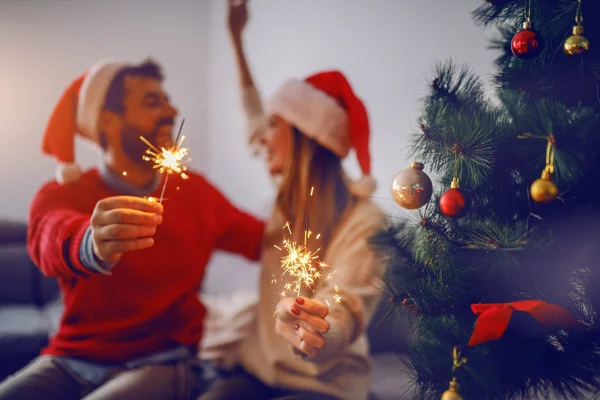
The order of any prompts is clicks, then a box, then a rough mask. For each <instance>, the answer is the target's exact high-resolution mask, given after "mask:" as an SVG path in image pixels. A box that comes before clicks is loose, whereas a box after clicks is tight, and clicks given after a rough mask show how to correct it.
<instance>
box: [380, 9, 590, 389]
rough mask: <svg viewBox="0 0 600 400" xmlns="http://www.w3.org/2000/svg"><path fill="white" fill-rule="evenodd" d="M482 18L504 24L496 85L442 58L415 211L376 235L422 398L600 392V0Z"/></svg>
mask: <svg viewBox="0 0 600 400" xmlns="http://www.w3.org/2000/svg"><path fill="white" fill-rule="evenodd" d="M473 17H474V19H475V21H476V22H477V23H480V24H482V25H485V26H489V25H492V26H496V27H497V28H498V32H499V33H498V34H497V36H496V38H495V39H494V40H493V42H492V43H491V46H493V48H495V49H496V50H497V51H498V58H497V73H496V75H495V77H494V84H495V87H496V92H495V96H494V97H493V98H488V97H487V96H486V94H485V92H484V90H483V86H482V81H481V80H480V78H478V77H477V76H475V75H474V74H473V72H472V71H471V70H470V69H469V68H468V67H467V66H461V65H458V64H456V63H455V62H454V61H447V62H443V63H440V64H439V65H437V66H436V72H435V76H434V77H433V79H432V81H431V91H430V93H429V94H428V95H427V97H426V98H425V100H424V105H423V113H422V116H421V117H420V120H419V121H418V122H419V126H420V129H419V130H418V132H416V133H415V137H414V142H413V145H412V147H411V151H410V159H411V160H413V161H415V162H414V163H413V165H412V166H411V167H412V168H407V169H406V170H403V171H401V172H400V173H399V174H398V176H397V177H396V178H395V180H394V182H393V185H392V194H393V196H394V199H395V200H396V202H398V203H399V204H400V205H402V206H403V207H405V208H408V209H412V210H415V211H414V212H413V213H414V219H412V220H408V221H406V222H405V223H402V224H400V225H396V226H394V227H393V228H392V229H390V230H389V231H386V232H382V233H381V234H380V235H378V237H377V238H376V239H377V240H376V243H377V244H378V245H380V246H381V250H382V251H385V252H388V253H387V254H388V255H389V257H388V259H389V263H390V265H389V269H388V276H387V282H388V288H389V291H390V302H391V303H392V304H393V305H394V306H395V308H396V310H397V311H398V312H401V313H405V314H408V315H409V316H410V320H411V326H412V331H413V333H414V338H413V342H412V343H411V348H410V351H409V354H408V365H409V367H410V370H411V371H412V373H413V376H414V380H415V383H416V387H417V392H415V393H414V394H413V397H414V398H420V399H440V396H441V395H442V393H443V392H444V391H446V390H447V389H448V387H449V382H450V381H451V380H452V379H453V378H455V379H456V381H457V382H458V383H459V385H460V390H459V391H460V394H461V395H462V396H463V398H465V399H472V400H473V399H476V400H484V399H515V398H525V399H535V398H540V399H542V398H547V397H548V396H549V395H550V394H554V395H555V396H557V397H558V398H564V399H570V398H581V397H580V396H581V393H583V392H586V393H587V392H592V393H595V392H596V391H598V389H599V388H600V374H599V372H600V331H599V330H598V328H599V327H600V321H599V320H598V315H597V313H598V311H600V207H599V205H600V153H599V152H600V52H598V51H596V49H595V47H593V46H594V45H599V46H600V25H599V24H598V21H600V1H596V0H583V1H582V2H578V1H577V0H568V1H567V0H538V1H536V0H529V1H523V0H515V1H512V0H504V1H502V0H495V1H492V0H488V1H487V2H483V3H482V5H481V6H480V7H479V8H478V9H477V10H474V11H473ZM583 18H585V20H584V19H583ZM583 27H585V31H584V30H583ZM428 174H429V175H431V176H432V177H435V178H434V179H433V180H434V182H435V183H433V184H432V182H431V180H430V178H429V177H428ZM455 346H458V348H459V349H460V352H461V357H464V358H466V360H467V362H466V363H464V364H462V365H461V366H460V368H453V367H452V354H453V349H454V348H455ZM455 356H456V354H455ZM455 361H456V360H455ZM459 364H460V363H459ZM455 366H458V365H455ZM451 386H454V383H453V384H452V385H451ZM399 391H401V388H399ZM453 395H454V394H451V393H446V394H445V395H444V396H445V397H444V398H447V399H453V398H460V396H459V395H457V396H459V397H452V396H453ZM400 396H401V398H408V397H410V396H409V395H407V394H401V395H400ZM407 396H408V397H407Z"/></svg>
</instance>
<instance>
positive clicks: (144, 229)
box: [90, 196, 163, 263]
mask: <svg viewBox="0 0 600 400" xmlns="http://www.w3.org/2000/svg"><path fill="white" fill-rule="evenodd" d="M162 212H163V206H162V205H161V204H160V203H158V202H155V201H150V200H147V199H144V198H141V197H134V196H115V197H107V198H105V199H102V200H100V201H99V202H98V203H97V204H96V208H95V209H94V212H93V213H92V218H91V223H90V226H91V228H92V241H93V244H94V254H95V255H96V257H98V259H99V260H100V261H103V262H106V263H114V262H117V261H118V260H119V259H120V258H121V255H122V254H123V253H124V252H127V251H135V250H142V249H145V248H148V247H151V246H152V245H153V244H154V239H153V238H152V236H154V234H155V233H156V227H157V226H158V225H159V224H160V223H161V222H162Z"/></svg>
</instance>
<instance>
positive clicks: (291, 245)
mask: <svg viewBox="0 0 600 400" xmlns="http://www.w3.org/2000/svg"><path fill="white" fill-rule="evenodd" d="M313 190H314V187H313V188H311V190H310V195H311V196H312V195H313ZM308 222H309V219H308V216H307V217H306V226H305V230H304V243H303V244H299V243H297V242H295V241H292V240H290V239H285V238H284V240H283V246H282V247H280V246H277V245H275V248H277V249H278V250H281V251H284V252H285V253H286V254H285V255H284V256H283V257H282V258H281V268H282V269H283V273H282V276H284V275H286V274H287V275H289V276H290V277H291V278H292V282H288V283H285V284H284V285H283V290H282V292H281V293H280V296H281V297H282V298H283V297H286V295H287V293H296V295H297V296H300V291H301V289H302V287H305V288H307V289H311V290H313V291H314V285H315V283H316V281H317V280H318V279H319V278H321V277H323V276H324V274H323V270H324V269H325V268H329V267H330V266H329V265H327V264H326V263H325V262H323V261H321V260H319V255H318V253H319V251H320V250H321V248H318V249H317V250H315V251H314V252H313V251H311V250H310V249H309V248H308V246H307V241H308V239H309V238H310V237H311V236H312V234H313V233H312V232H311V231H310V229H309V225H308ZM283 229H285V230H287V231H288V232H289V234H290V236H291V235H292V229H291V225H290V223H289V222H286V223H285V225H284V226H283ZM320 237H321V234H317V235H316V237H315V239H316V240H318V239H319V238H320ZM335 273H336V271H333V272H331V273H329V274H328V275H327V277H326V278H325V279H326V280H328V279H331V278H332V277H333V276H334V275H335ZM271 283H272V284H273V283H277V279H276V278H275V275H273V278H272V279H271ZM334 290H335V292H336V294H335V295H334V296H333V299H334V301H335V302H336V303H341V300H342V298H341V297H340V296H339V295H338V294H337V292H338V291H339V288H338V287H337V285H334ZM326 302H327V301H326ZM327 305H330V304H329V302H327ZM279 311H280V310H279V309H276V310H275V315H276V314H277V313H278V312H279Z"/></svg>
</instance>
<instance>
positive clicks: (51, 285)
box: [0, 219, 409, 400]
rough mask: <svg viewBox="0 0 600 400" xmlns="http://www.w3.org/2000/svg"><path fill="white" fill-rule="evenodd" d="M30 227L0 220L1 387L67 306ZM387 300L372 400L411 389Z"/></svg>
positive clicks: (374, 333) (400, 332) (376, 339)
mask: <svg viewBox="0 0 600 400" xmlns="http://www.w3.org/2000/svg"><path fill="white" fill-rule="evenodd" d="M26 234H27V225H26V224H25V223H24V222H20V221H7V220H4V221H3V220H1V219H0V381H1V380H3V379H4V378H5V377H6V376H8V375H10V374H11V373H13V372H15V371H17V370H18V369H20V368H21V367H23V366H24V365H26V364H27V363H28V362H29V361H31V360H32V359H33V358H34V357H35V356H36V355H38V354H39V351H40V350H41V348H42V347H44V346H45V345H46V343H47V342H48V337H49V336H50V335H51V334H52V333H53V332H54V331H55V330H56V328H57V325H58V321H59V320H60V316H61V311H62V305H61V299H60V293H59V289H58V285H57V282H56V280H55V279H52V278H47V277H45V276H44V275H42V274H41V273H40V271H39V269H38V268H37V267H36V266H35V265H34V264H33V263H32V261H31V259H30V258H29V255H28V253H27V247H26ZM388 310H389V304H388V303H387V301H386V299H383V300H382V303H381V305H380V307H379V308H378V311H377V314H376V315H375V317H374V318H373V321H372V323H371V326H370V327H369V331H368V336H369V340H370V344H371V352H372V354H373V367H374V370H373V385H372V398H373V399H377V400H387V399H389V400H392V399H394V400H396V399H398V398H402V392H403V391H404V390H405V389H406V387H407V386H408V384H409V381H408V378H407V377H408V374H407V373H406V370H405V367H404V365H403V363H402V360H401V355H402V353H403V350H404V349H405V344H406V341H407V330H406V329H405V328H403V326H404V324H401V323H400V322H399V320H398V319H396V318H392V319H389V320H388V319H385V318H384V316H385V315H386V313H387V311H388Z"/></svg>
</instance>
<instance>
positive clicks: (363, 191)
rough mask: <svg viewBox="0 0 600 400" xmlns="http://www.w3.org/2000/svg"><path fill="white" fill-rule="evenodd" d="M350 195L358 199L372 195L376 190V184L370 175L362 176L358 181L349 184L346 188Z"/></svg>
mask: <svg viewBox="0 0 600 400" xmlns="http://www.w3.org/2000/svg"><path fill="white" fill-rule="evenodd" d="M348 189H349V190H350V193H352V194H354V195H356V196H358V197H367V196H370V195H371V194H373V192H374V191H375V189H377V182H376V181H375V179H374V178H373V177H372V176H371V175H363V176H362V177H360V178H359V179H357V180H355V181H353V182H351V183H350V187H349V188H348Z"/></svg>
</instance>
